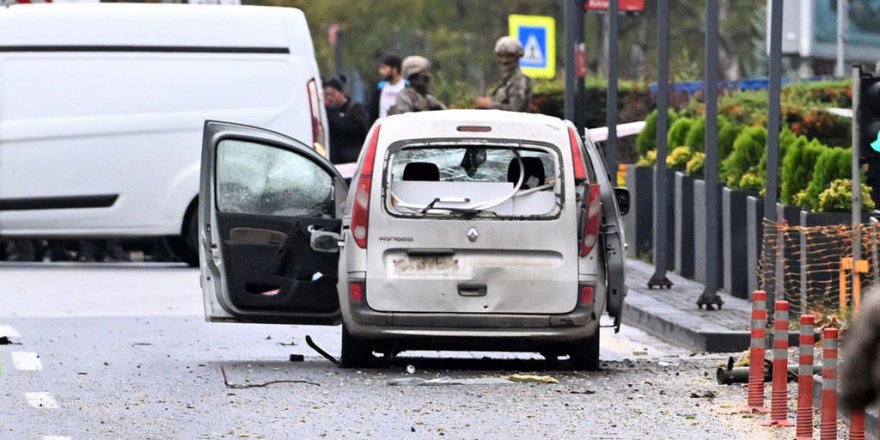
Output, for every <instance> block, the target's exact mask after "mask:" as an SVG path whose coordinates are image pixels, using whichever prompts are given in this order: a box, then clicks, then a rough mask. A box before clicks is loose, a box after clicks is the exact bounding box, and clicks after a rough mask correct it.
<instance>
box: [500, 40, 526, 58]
mask: <svg viewBox="0 0 880 440" xmlns="http://www.w3.org/2000/svg"><path fill="white" fill-rule="evenodd" d="M523 54H524V52H523V47H522V44H520V42H519V40H517V39H516V38H513V37H507V36H505V37H501V38H499V39H498V41H496V42H495V55H516V56H517V57H521V56H523Z"/></svg>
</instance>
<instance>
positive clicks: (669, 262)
mask: <svg viewBox="0 0 880 440" xmlns="http://www.w3.org/2000/svg"><path fill="white" fill-rule="evenodd" d="M666 188H667V189H668V191H666V218H667V219H668V220H667V221H666V237H667V238H666V270H668V271H672V270H675V258H676V254H675V170H670V169H667V170H666Z"/></svg>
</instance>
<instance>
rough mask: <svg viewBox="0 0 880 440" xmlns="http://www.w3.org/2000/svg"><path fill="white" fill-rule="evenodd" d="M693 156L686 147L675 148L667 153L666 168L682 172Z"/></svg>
mask: <svg viewBox="0 0 880 440" xmlns="http://www.w3.org/2000/svg"><path fill="white" fill-rule="evenodd" d="M693 155H694V152H693V151H692V150H691V148H690V147H688V146H686V145H683V146H680V147H675V148H673V149H672V151H671V152H669V156H667V157H666V166H668V167H669V168H672V169H674V170H676V171H684V170H685V167H687V163H688V161H689V160H691V157H693Z"/></svg>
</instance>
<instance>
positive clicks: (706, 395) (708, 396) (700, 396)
mask: <svg viewBox="0 0 880 440" xmlns="http://www.w3.org/2000/svg"><path fill="white" fill-rule="evenodd" d="M716 397H718V394H715V392H714V391H712V390H708V391H704V392H703V393H702V394H700V393H691V399H714V398H716Z"/></svg>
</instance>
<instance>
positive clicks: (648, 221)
mask: <svg viewBox="0 0 880 440" xmlns="http://www.w3.org/2000/svg"><path fill="white" fill-rule="evenodd" d="M626 188H627V189H629V193H630V210H629V214H627V215H626V216H624V217H623V220H624V225H625V226H624V228H625V230H626V241H627V244H628V247H627V250H626V256H627V257H628V258H639V257H640V256H650V255H651V249H652V246H653V245H652V243H653V242H652V237H653V231H654V167H640V166H635V165H627V166H626Z"/></svg>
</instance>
